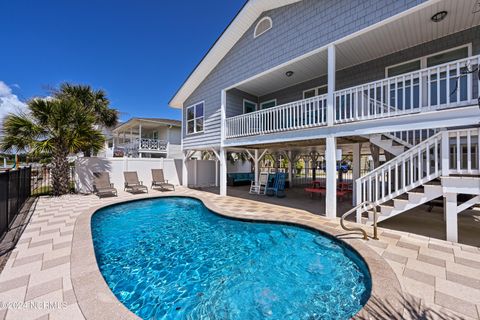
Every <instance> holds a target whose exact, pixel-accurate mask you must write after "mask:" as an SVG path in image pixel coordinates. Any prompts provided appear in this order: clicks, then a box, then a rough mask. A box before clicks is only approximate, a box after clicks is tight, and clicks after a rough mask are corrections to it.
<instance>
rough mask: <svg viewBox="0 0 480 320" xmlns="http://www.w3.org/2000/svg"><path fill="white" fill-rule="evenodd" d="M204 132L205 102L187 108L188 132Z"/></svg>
mask: <svg viewBox="0 0 480 320" xmlns="http://www.w3.org/2000/svg"><path fill="white" fill-rule="evenodd" d="M198 132H203V102H200V103H197V104H194V105H192V106H190V107H188V108H187V134H191V133H198Z"/></svg>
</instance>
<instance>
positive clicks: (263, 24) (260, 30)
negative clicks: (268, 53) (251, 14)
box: [253, 17, 272, 38]
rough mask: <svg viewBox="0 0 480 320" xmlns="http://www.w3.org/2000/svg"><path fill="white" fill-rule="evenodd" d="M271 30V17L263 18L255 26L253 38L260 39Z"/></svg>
mask: <svg viewBox="0 0 480 320" xmlns="http://www.w3.org/2000/svg"><path fill="white" fill-rule="evenodd" d="M270 29H272V19H271V18H270V17H263V18H262V19H260V21H258V23H257V25H256V26H255V31H254V32H253V37H254V38H256V37H259V36H261V35H262V34H264V33H265V32H267V31H268V30H270Z"/></svg>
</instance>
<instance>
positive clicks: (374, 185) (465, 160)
mask: <svg viewBox="0 0 480 320" xmlns="http://www.w3.org/2000/svg"><path fill="white" fill-rule="evenodd" d="M389 135H392V136H393V134H387V135H384V137H380V139H381V140H383V141H381V142H379V143H383V144H387V143H388V144H390V141H394V139H393V138H389ZM429 135H430V134H429ZM479 136H480V128H466V129H458V130H445V131H439V132H436V133H434V134H432V135H430V136H429V137H428V138H426V136H425V135H424V136H423V137H424V138H425V139H424V140H423V141H420V142H419V143H417V144H416V145H413V144H412V143H410V142H409V141H407V140H406V139H405V140H404V141H405V142H406V143H410V144H412V147H410V148H408V149H407V146H406V145H402V148H405V149H406V150H405V151H404V152H402V153H400V154H398V155H397V156H396V157H395V158H393V159H392V160H390V161H388V162H386V163H384V164H383V165H382V166H380V167H378V168H377V169H375V170H373V171H371V172H369V173H368V174H366V175H364V176H362V177H360V178H359V179H357V180H356V182H355V183H356V203H357V205H359V204H361V203H364V202H370V203H373V204H374V205H375V206H376V208H377V212H378V221H379V222H380V221H383V220H386V219H389V218H391V217H394V216H396V215H398V214H400V213H403V212H405V211H408V210H410V209H413V208H415V207H417V206H419V205H422V204H425V203H427V202H429V201H432V200H435V199H437V198H441V197H443V196H444V195H445V193H446V192H449V193H452V192H453V193H458V194H463V193H468V194H474V195H475V194H480V178H478V175H479V174H480V170H479V168H480V159H479V158H480V151H479ZM394 137H395V138H398V137H397V136H394ZM374 139H375V138H374ZM378 141H379V140H377V142H378ZM385 141H388V142H385ZM410 141H412V142H413V140H410ZM396 143H397V144H400V142H396ZM392 146H393V144H392ZM385 150H386V149H385ZM387 151H388V150H387ZM389 152H390V151H389ZM472 177H477V178H472ZM461 179H463V180H461ZM472 179H473V180H472ZM467 181H470V182H469V183H470V184H471V186H472V187H470V188H466V189H465V190H462V189H461V188H459V187H458V186H462V185H466V182H467ZM471 181H473V182H471ZM476 182H478V186H479V187H478V188H473V185H474V184H475V183H476ZM472 183H473V184H472ZM449 186H457V187H454V188H451V187H449ZM479 202H480V201H479ZM365 214H367V215H368V218H367V217H364V215H365ZM357 222H359V223H365V224H372V223H373V214H372V212H371V211H365V212H362V211H361V210H358V211H357Z"/></svg>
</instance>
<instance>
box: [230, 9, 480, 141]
mask: <svg viewBox="0 0 480 320" xmlns="http://www.w3.org/2000/svg"><path fill="white" fill-rule="evenodd" d="M473 8H475V1H470V0H465V1H436V2H434V3H433V4H431V5H428V6H424V7H422V8H421V9H419V10H415V11H412V12H406V13H405V14H403V15H402V16H401V17H396V19H393V20H391V21H385V22H383V23H381V24H379V25H375V26H373V27H372V28H370V30H365V31H363V32H361V33H359V34H356V35H352V36H350V37H349V38H347V39H344V40H343V41H340V42H336V43H333V44H330V45H328V46H326V47H322V48H319V49H318V50H316V51H314V52H311V53H309V54H307V55H304V56H302V57H299V58H297V59H294V60H292V61H289V62H287V63H285V64H283V65H280V66H278V67H276V68H273V69H271V70H268V71H266V72H264V73H262V74H259V75H257V76H254V77H252V78H250V79H247V80H245V81H242V82H240V83H237V84H235V85H233V86H231V87H228V88H226V89H225V90H224V92H223V94H222V104H223V105H224V106H225V107H224V110H225V112H224V115H223V117H224V118H223V121H222V125H223V128H224V140H223V143H224V145H225V146H232V147H233V146H241V145H256V144H265V143H274V142H277V141H298V140H305V139H306V138H308V139H318V138H324V137H326V136H332V135H333V136H349V135H361V134H371V133H379V132H390V131H401V130H406V129H424V128H439V127H446V126H461V125H471V124H477V123H478V121H479V120H478V119H480V110H479V108H478V94H479V92H480V83H479V77H478V67H479V65H480V56H479V54H480V39H478V34H480V27H479V25H480V14H479V13H477V12H475V11H473ZM442 12H446V15H444V14H443V20H440V21H437V22H436V21H434V20H435V19H436V18H435V17H437V18H438V17H439V16H442Z"/></svg>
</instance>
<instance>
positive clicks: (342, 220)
mask: <svg viewBox="0 0 480 320" xmlns="http://www.w3.org/2000/svg"><path fill="white" fill-rule="evenodd" d="M362 207H364V211H365V210H368V209H372V210H373V238H372V239H374V240H378V230H377V206H376V205H375V203H373V202H370V201H364V202H362V203H360V204H358V205H357V206H355V207H354V208H352V209H350V210H348V211H347V212H345V213H344V214H343V215H342V217H341V218H340V225H341V226H342V228H343V230H346V231H360V232H361V233H362V235H363V240H368V234H367V231H365V230H364V229H363V228H360V227H347V226H345V218H346V217H348V216H349V215H351V214H352V213H354V212H357V210H358V209H360V208H362Z"/></svg>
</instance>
